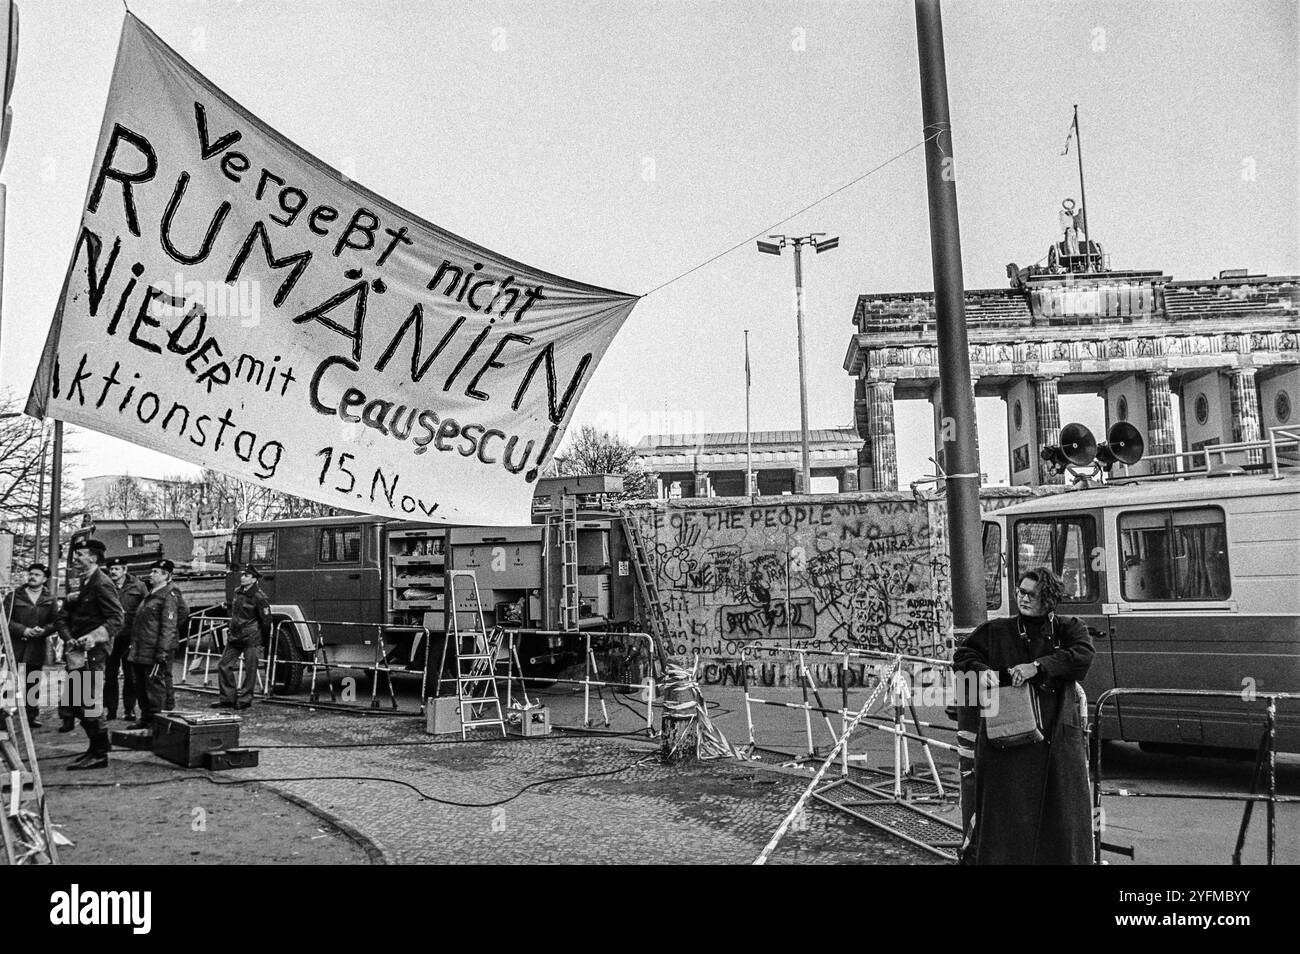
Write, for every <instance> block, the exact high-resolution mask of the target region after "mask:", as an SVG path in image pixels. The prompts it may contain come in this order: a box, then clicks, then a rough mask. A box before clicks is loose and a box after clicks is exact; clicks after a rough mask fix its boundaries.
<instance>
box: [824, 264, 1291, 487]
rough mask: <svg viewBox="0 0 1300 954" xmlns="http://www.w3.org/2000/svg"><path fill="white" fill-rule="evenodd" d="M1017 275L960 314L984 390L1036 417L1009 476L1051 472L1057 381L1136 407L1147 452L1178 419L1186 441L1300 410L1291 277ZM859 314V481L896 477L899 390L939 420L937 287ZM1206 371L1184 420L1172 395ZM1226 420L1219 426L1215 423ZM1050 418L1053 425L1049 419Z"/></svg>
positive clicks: (891, 296) (1113, 408)
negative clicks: (1042, 446) (1044, 447)
mask: <svg viewBox="0 0 1300 954" xmlns="http://www.w3.org/2000/svg"><path fill="white" fill-rule="evenodd" d="M1008 274H1009V275H1010V276H1011V278H1012V287H1011V288H1004V289H979V290H973V291H969V292H967V293H966V296H965V309H966V312H965V314H966V324H967V335H968V341H969V348H970V364H971V375H972V379H973V384H974V386H975V392H976V394H977V395H979V396H998V397H1002V398H1004V399H1006V400H1007V401H1008V431H1009V433H1010V432H1011V431H1012V430H1013V425H1012V421H1013V410H1012V408H1013V402H1017V401H1018V402H1019V403H1020V405H1021V406H1020V408H1019V412H1018V413H1017V414H1015V415H1014V416H1015V418H1016V419H1017V420H1018V421H1019V424H1018V426H1017V427H1016V428H1015V429H1016V430H1019V431H1024V430H1025V418H1026V417H1028V418H1031V419H1032V423H1031V424H1030V426H1029V427H1028V436H1026V435H1024V434H1023V433H1022V434H1021V435H1020V436H1019V437H1017V436H1016V435H1014V434H1012V435H1011V436H1012V441H1011V442H1009V444H1010V445H1011V453H1012V456H1013V460H1012V461H1011V466H1010V470H1011V475H1012V482H1013V483H1026V484H1031V485H1036V484H1039V483H1046V482H1051V481H1052V480H1053V478H1052V477H1051V476H1050V475H1045V474H1042V473H1040V472H1039V469H1038V467H1037V464H1036V461H1037V452H1038V448H1037V446H1035V445H1036V442H1037V439H1038V438H1047V441H1046V442H1048V443H1050V442H1053V441H1054V440H1055V437H1056V435H1055V433H1053V432H1052V426H1055V427H1059V423H1055V422H1057V421H1059V414H1058V412H1057V410H1056V407H1055V402H1056V398H1057V395H1058V393H1098V394H1101V395H1102V396H1103V397H1105V398H1106V400H1107V419H1108V422H1109V421H1113V420H1121V419H1122V420H1128V419H1129V413H1130V409H1131V410H1132V411H1133V413H1134V417H1135V418H1137V419H1140V420H1141V421H1142V422H1143V423H1148V422H1149V423H1150V426H1151V427H1152V428H1154V430H1155V433H1152V434H1151V435H1149V438H1150V439H1149V444H1148V446H1149V454H1151V455H1155V454H1159V453H1171V452H1173V450H1174V449H1175V448H1174V435H1175V430H1174V428H1175V427H1180V429H1181V431H1182V433H1183V435H1184V442H1183V443H1184V445H1185V446H1187V447H1190V446H1191V445H1194V444H1205V443H1210V442H1213V441H1214V440H1215V439H1218V440H1220V441H1222V442H1228V441H1233V440H1249V439H1252V437H1258V436H1259V432H1260V429H1261V424H1263V425H1271V424H1285V423H1288V420H1287V418H1286V417H1285V416H1284V412H1286V413H1287V414H1289V413H1290V410H1289V409H1290V408H1291V407H1292V406H1293V405H1294V406H1296V407H1297V408H1300V403H1297V402H1298V401H1300V285H1298V282H1300V279H1297V277H1295V276H1282V277H1269V276H1263V275H1247V274H1245V273H1244V272H1224V273H1221V274H1220V276H1219V278H1218V279H1213V280H1208V281H1182V282H1175V281H1173V280H1172V279H1171V278H1170V276H1168V275H1165V274H1163V273H1162V272H1158V271H1105V272H1098V271H1093V272H1086V273H1082V272H1068V271H1058V272H1056V273H1053V272H1050V271H1048V270H1043V269H1038V270H1031V269H1023V270H1022V269H1017V268H1015V267H1014V266H1008ZM853 320H854V326H855V333H854V335H853V336H852V338H851V340H850V342H849V348H848V352H847V354H846V355H845V359H844V368H845V370H846V371H848V372H849V374H850V375H852V376H853V377H854V378H855V379H856V382H855V387H856V394H855V397H856V402H855V403H856V405H857V407H856V410H857V413H856V420H857V422H858V426H859V433H860V436H861V437H862V438H863V441H864V446H863V449H862V451H861V452H860V453H859V463H860V466H861V473H860V478H859V482H860V486H862V487H863V488H864V489H867V488H875V489H894V488H895V487H896V486H897V471H896V465H895V464H894V460H895V453H896V452H895V449H894V446H893V408H892V402H893V401H894V400H895V399H909V398H910V399H916V398H925V399H928V400H930V401H931V402H932V403H933V404H934V405H935V417H936V421H939V420H940V419H941V418H942V411H941V407H940V404H941V395H940V394H939V390H938V385H939V368H938V353H937V348H936V335H935V313H934V296H933V294H932V293H929V292H920V293H886V294H877V295H862V296H859V298H858V301H857V306H856V308H855V310H854V317H853ZM1207 375H1212V376H1213V379H1214V380H1211V385H1207V387H1205V388H1202V389H1200V390H1198V391H1197V394H1196V399H1197V402H1198V406H1197V410H1196V416H1195V421H1194V422H1193V423H1191V424H1188V423H1187V422H1183V423H1182V424H1181V425H1180V423H1179V422H1178V421H1177V420H1176V418H1175V415H1174V414H1173V411H1172V404H1171V402H1170V395H1171V394H1172V393H1179V391H1180V390H1181V389H1182V388H1183V386H1184V385H1185V384H1189V383H1192V384H1195V383H1197V382H1200V381H1202V380H1210V379H1207V378H1206V376H1207ZM1224 375H1226V380H1224V381H1222V382H1218V381H1217V379H1218V378H1220V377H1222V376H1224ZM1265 388H1267V389H1268V395H1266V400H1264V401H1263V402H1261V400H1260V394H1261V393H1263V391H1264V390H1265ZM1112 392H1113V393H1112ZM1207 394H1208V395H1210V396H1209V397H1208V398H1206V401H1207V403H1209V404H1211V405H1213V404H1214V402H1216V401H1219V402H1221V403H1222V413H1217V414H1216V413H1215V408H1214V407H1213V406H1211V408H1210V410H1209V411H1208V412H1207V411H1205V410H1204V408H1201V407H1200V406H1199V399H1200V398H1204V397H1206V395H1207ZM1112 398H1113V400H1112ZM1220 419H1221V420H1222V426H1221V427H1220V428H1219V432H1218V433H1217V434H1216V433H1211V431H1213V428H1214V427H1215V422H1217V421H1218V420H1220ZM1292 420H1295V418H1292ZM1044 422H1046V423H1048V424H1049V425H1052V426H1049V427H1047V428H1045V429H1044V428H1043V427H1042V425H1043V423H1044ZM937 430H938V428H936V431H937ZM1040 430H1041V431H1042V433H1038V431H1040ZM1026 461H1028V463H1026ZM1167 463H1168V462H1165V464H1167ZM1017 464H1024V466H1023V467H1017V466H1016V465H1017ZM1156 466H1164V464H1157V465H1156Z"/></svg>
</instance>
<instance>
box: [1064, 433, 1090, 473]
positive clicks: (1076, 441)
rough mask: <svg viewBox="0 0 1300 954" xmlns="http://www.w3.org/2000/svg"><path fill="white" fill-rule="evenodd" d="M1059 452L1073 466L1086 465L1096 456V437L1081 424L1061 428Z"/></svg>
mask: <svg viewBox="0 0 1300 954" xmlns="http://www.w3.org/2000/svg"><path fill="white" fill-rule="evenodd" d="M1061 453H1062V454H1064V455H1065V459H1066V460H1068V461H1069V462H1070V463H1071V464H1073V465H1074V466H1075V467H1087V466H1088V465H1089V464H1091V463H1092V462H1093V461H1094V460H1096V458H1097V439H1096V438H1095V437H1093V436H1092V431H1090V430H1088V429H1087V428H1086V427H1084V426H1083V425H1082V424H1066V425H1065V427H1063V428H1061Z"/></svg>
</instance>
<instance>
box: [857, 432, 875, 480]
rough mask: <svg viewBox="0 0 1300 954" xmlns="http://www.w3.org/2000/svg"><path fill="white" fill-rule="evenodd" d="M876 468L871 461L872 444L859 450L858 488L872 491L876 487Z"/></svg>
mask: <svg viewBox="0 0 1300 954" xmlns="http://www.w3.org/2000/svg"><path fill="white" fill-rule="evenodd" d="M875 473H876V466H875V464H874V463H873V462H872V460H871V442H870V441H867V442H866V443H865V444H863V445H862V446H861V447H859V448H858V488H859V489H860V490H870V489H871V488H873V487H874V486H875V485H876V480H875V476H874V475H875Z"/></svg>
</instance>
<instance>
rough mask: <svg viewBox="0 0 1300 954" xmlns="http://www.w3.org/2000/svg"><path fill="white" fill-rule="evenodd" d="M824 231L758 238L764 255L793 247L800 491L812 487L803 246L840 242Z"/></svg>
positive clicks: (827, 246) (818, 248)
mask: <svg viewBox="0 0 1300 954" xmlns="http://www.w3.org/2000/svg"><path fill="white" fill-rule="evenodd" d="M825 235H826V233H825V232H813V233H812V234H811V235H799V236H786V235H769V236H768V238H770V239H773V240H774V241H771V242H764V241H762V240H760V241H759V243H758V250H759V251H760V252H764V253H766V254H768V255H780V254H781V249H783V248H785V247H786V246H787V245H790V246H793V247H794V307H795V319H796V322H797V323H798V327H799V444H800V449H801V455H800V458H801V464H800V466H801V468H802V470H803V492H804V493H809V492H811V490H812V457H811V454H810V452H809V450H808V375H807V372H806V370H805V366H804V348H803V255H802V252H803V247H804V246H805V245H811V246H812V247H813V249H814V250H815V251H816V252H817V254H818V255H820V254H821V253H822V252H829V251H830V250H831V249H833V248H835V247H837V246H838V245H839V244H840V240H839V238H838V237H835V238H825Z"/></svg>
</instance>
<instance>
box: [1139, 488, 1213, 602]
mask: <svg viewBox="0 0 1300 954" xmlns="http://www.w3.org/2000/svg"><path fill="white" fill-rule="evenodd" d="M1119 537H1120V546H1121V554H1120V558H1121V560H1122V563H1123V567H1124V576H1123V579H1122V582H1121V583H1120V592H1122V593H1123V594H1124V599H1126V600H1132V601H1134V602H1143V601H1148V600H1226V599H1227V598H1228V597H1229V595H1231V593H1232V579H1231V577H1230V576H1229V575H1228V534H1227V529H1226V527H1225V526H1224V521H1223V511H1222V510H1221V509H1220V508H1218V507H1195V508H1185V509H1181V510H1148V511H1143V512H1141V513H1125V514H1120V518H1119Z"/></svg>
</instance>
